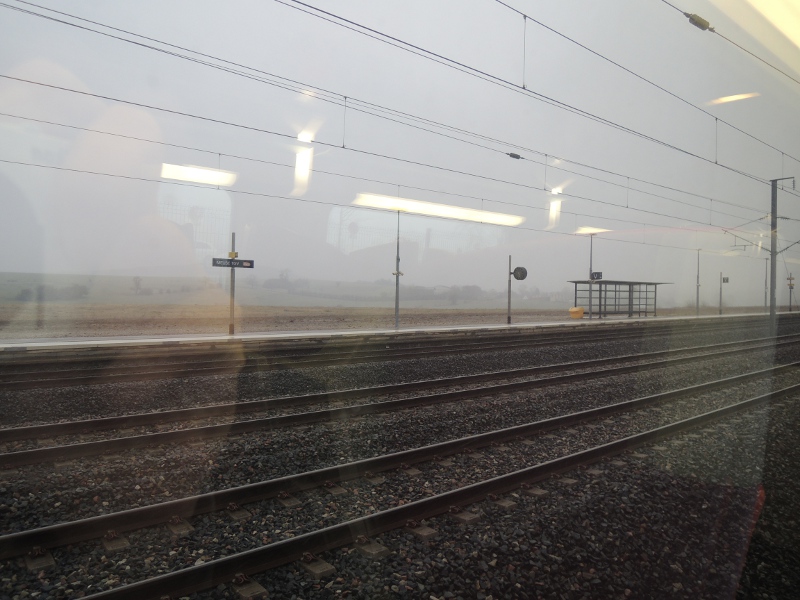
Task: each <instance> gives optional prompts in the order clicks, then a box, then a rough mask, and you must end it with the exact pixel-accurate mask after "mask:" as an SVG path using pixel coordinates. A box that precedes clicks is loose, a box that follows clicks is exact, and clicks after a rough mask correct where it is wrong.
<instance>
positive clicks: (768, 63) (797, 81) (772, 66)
mask: <svg viewBox="0 0 800 600" xmlns="http://www.w3.org/2000/svg"><path fill="white" fill-rule="evenodd" d="M661 1H662V2H663V3H664V4H666V5H667V6H669V7H671V8H674V9H675V10H677V11H678V12H679V13H681V14H682V15H683V16H684V17H689V19H690V20H691V18H692V16H694V15H691V14H690V13H687V12H684V11H682V10H681V9H680V8H678V7H677V6H675V5H674V4H672V3H671V2H668V1H667V0H661ZM707 29H708V31H710V32H711V33H716V34H717V35H718V36H719V37H721V38H722V39H723V40H725V41H726V42H728V43H730V44H733V45H734V46H736V47H737V48H739V50H741V51H742V52H746V53H747V54H749V55H750V56H752V57H753V58H755V59H756V60H758V61H760V62H762V63H764V64H765V65H767V66H768V67H769V68H770V69H774V70H775V71H777V72H778V73H780V74H781V75H783V76H784V77H787V78H789V79H791V80H792V81H794V82H795V83H797V84H800V80H797V79H796V78H794V77H792V76H791V75H789V74H788V73H787V72H786V71H783V70H781V69H779V68H778V67H776V66H775V65H773V64H772V63H770V62H768V61H766V60H764V59H763V58H761V57H760V56H758V55H757V54H754V53H753V52H751V51H750V50H748V49H747V48H745V47H744V46H742V45H740V44H737V43H736V42H734V41H733V40H732V39H730V38H729V37H726V36H724V35H722V34H721V33H720V32H719V31H717V29H716V28H715V27H707ZM795 160H797V159H795Z"/></svg>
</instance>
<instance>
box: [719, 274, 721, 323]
mask: <svg viewBox="0 0 800 600" xmlns="http://www.w3.org/2000/svg"><path fill="white" fill-rule="evenodd" d="M719 314H722V271H720V272H719Z"/></svg>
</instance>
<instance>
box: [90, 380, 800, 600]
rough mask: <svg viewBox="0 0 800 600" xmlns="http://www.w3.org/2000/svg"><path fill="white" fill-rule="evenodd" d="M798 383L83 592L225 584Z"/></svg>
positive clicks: (148, 591) (147, 592)
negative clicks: (139, 578) (334, 522)
mask: <svg viewBox="0 0 800 600" xmlns="http://www.w3.org/2000/svg"><path fill="white" fill-rule="evenodd" d="M798 391H800V385H795V386H791V387H789V388H784V389H782V390H778V391H776V392H771V393H769V394H764V395H762V396H758V397H756V398H751V399H749V400H744V401H742V402H739V403H736V404H733V405H730V406H727V407H724V408H720V409H717V410H713V411H709V412H706V413H704V414H702V415H698V416H696V417H691V418H689V419H684V420H683V421H679V422H677V423H672V424H670V425H665V426H663V427H658V428H656V429H651V430H649V431H646V432H643V433H640V434H636V435H632V436H628V437H626V438H623V439H620V440H616V441H613V442H609V443H607V444H603V445H600V446H596V447H594V448H590V449H588V450H584V451H581V452H576V453H574V454H570V455H568V456H564V457H562V458H558V459H555V460H551V461H548V462H544V463H540V464H538V465H535V466H532V467H527V468H524V469H520V470H518V471H515V472H513V473H508V474H506V475H501V476H498V477H494V478H492V479H489V480H486V481H482V482H479V483H474V484H471V485H467V486H464V487H462V488H459V489H456V490H451V491H449V492H445V493H443V494H439V495H437V496H433V497H431V498H425V499H422V500H417V501H414V502H410V503H408V504H405V505H403V506H398V507H395V508H390V509H388V510H384V511H380V512H377V513H373V514H372V515H369V516H366V517H362V518H358V519H353V520H351V521H347V522H345V523H340V524H338V525H333V526H330V527H326V528H324V529H320V530H318V531H314V532H310V533H305V534H301V535H298V536H296V537H293V538H289V539H286V540H282V541H279V542H275V543H273V544H269V545H266V546H262V547H261V548H256V549H253V550H248V551H245V552H240V553H238V554H235V555H231V556H226V557H224V558H218V559H215V560H211V561H209V562H206V563H204V564H202V565H198V566H192V567H188V568H186V569H182V570H180V571H176V572H172V573H169V574H165V575H159V576H156V577H153V578H151V579H147V580H143V581H139V582H136V583H131V584H128V585H125V586H122V587H119V588H116V589H112V590H107V591H103V592H100V593H97V594H93V595H91V596H88V597H87V600H146V599H150V598H162V597H163V596H164V595H165V594H169V595H170V596H183V595H187V594H190V593H192V592H196V591H200V590H203V589H208V588H211V587H214V586H216V585H219V584H223V583H229V582H230V581H231V580H232V579H233V578H234V577H235V575H236V574H238V573H245V574H248V575H251V574H253V573H260V572H263V571H266V570H269V569H273V568H276V567H279V566H281V565H284V564H287V563H290V562H294V561H297V560H300V559H301V557H302V556H303V554H304V553H306V552H311V553H320V552H324V551H326V550H331V549H334V548H339V547H342V546H345V545H349V544H352V543H354V542H355V541H356V540H357V538H358V537H359V536H365V537H367V538H369V537H373V536H376V535H379V534H381V533H385V532H387V531H391V530H393V529H398V528H400V527H403V526H404V525H405V524H406V523H407V522H408V521H409V520H412V519H413V520H421V519H428V518H431V517H435V516H438V515H441V514H443V513H445V512H447V511H448V510H449V509H450V507H452V506H462V507H463V506H467V505H470V504H474V503H476V502H481V501H483V500H485V499H486V498H487V497H488V496H489V494H499V493H504V492H508V491H511V490H515V489H518V488H519V487H520V486H521V485H522V484H523V483H532V482H536V481H541V480H543V479H545V478H547V477H550V476H552V475H553V474H556V473H561V472H565V471H569V470H571V469H575V468H576V467H579V466H581V465H585V464H591V463H594V462H597V461H599V460H602V459H604V458H608V457H611V456H615V455H617V454H620V453H622V452H625V451H626V450H630V449H632V448H635V447H638V446H642V445H644V444H648V443H651V442H654V441H657V440H659V439H662V438H665V437H668V436H672V435H676V434H680V433H683V432H685V431H687V430H690V429H694V428H696V427H700V426H702V425H705V424H707V423H710V422H712V421H716V420H719V419H721V418H724V417H726V416H728V415H731V414H734V413H737V412H741V411H743V410H750V409H753V408H756V407H758V406H760V405H762V404H766V403H767V402H769V401H771V400H775V399H778V398H782V397H785V396H789V395H791V394H796V393H798Z"/></svg>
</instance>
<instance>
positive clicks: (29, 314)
mask: <svg viewBox="0 0 800 600" xmlns="http://www.w3.org/2000/svg"><path fill="white" fill-rule="evenodd" d="M762 311H763V309H760V308H754V309H752V310H748V309H741V308H735V309H730V312H731V313H733V312H736V313H741V312H762ZM702 312H703V314H708V315H712V314H717V309H713V308H705V309H703V311H702ZM694 314H695V311H694V309H693V308H691V309H690V308H683V309H680V308H678V309H662V310H660V311H659V315H660V316H693V315H694ZM512 316H513V322H514V323H518V324H519V323H538V322H558V321H570V319H569V315H568V313H567V310H564V311H547V310H514V311H513V313H512ZM584 318H586V317H584ZM505 322H506V311H505V310H503V309H495V310H488V309H407V310H401V313H400V327H401V329H402V328H407V327H429V326H448V325H449V326H457V325H466V326H469V325H503V324H505ZM228 323H229V309H228V307H227V306H220V305H211V306H209V305H179V304H81V303H67V302H61V303H59V302H51V303H48V302H45V303H42V304H41V305H38V304H36V303H7V304H0V339H5V340H14V339H29V338H59V337H109V336H110V337H113V336H152V335H181V334H227V332H228ZM393 327H394V310H393V309H386V308H341V307H316V308H315V307H272V306H239V307H237V308H236V332H237V333H255V332H277V331H317V330H319V331H326V330H347V329H352V330H360V329H391V328H393Z"/></svg>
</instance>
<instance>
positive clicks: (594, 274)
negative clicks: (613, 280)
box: [589, 271, 603, 281]
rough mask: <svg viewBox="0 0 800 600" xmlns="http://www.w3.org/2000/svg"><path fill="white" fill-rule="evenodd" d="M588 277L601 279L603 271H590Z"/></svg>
mask: <svg viewBox="0 0 800 600" xmlns="http://www.w3.org/2000/svg"><path fill="white" fill-rule="evenodd" d="M589 277H590V278H591V279H592V280H593V281H594V280H597V279H602V278H603V272H602V271H592V272H591V274H590V275H589Z"/></svg>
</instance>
